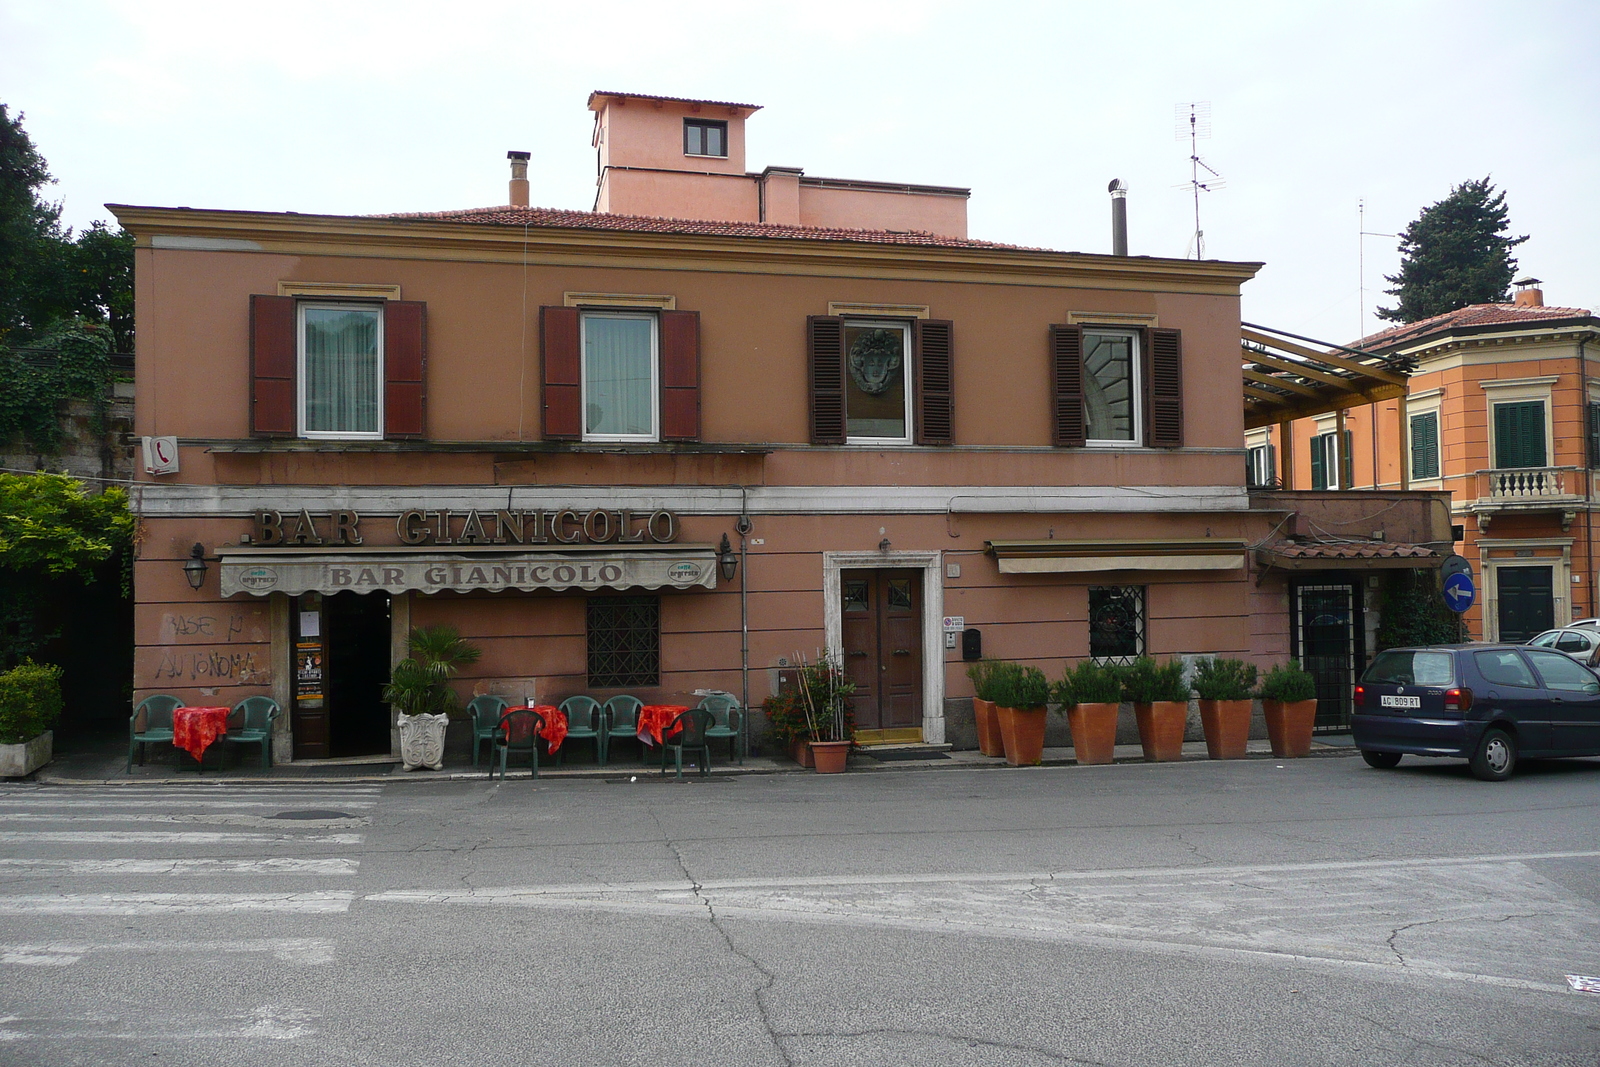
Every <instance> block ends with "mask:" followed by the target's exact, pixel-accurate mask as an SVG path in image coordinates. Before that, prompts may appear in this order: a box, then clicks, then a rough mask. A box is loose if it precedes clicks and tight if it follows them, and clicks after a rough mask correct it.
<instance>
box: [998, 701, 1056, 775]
mask: <svg viewBox="0 0 1600 1067" xmlns="http://www.w3.org/2000/svg"><path fill="white" fill-rule="evenodd" d="M995 711H996V712H997V713H998V714H999V716H1000V737H1001V739H1002V740H1003V741H1005V745H1006V762H1007V763H1009V764H1011V766H1013V767H1034V766H1037V765H1038V764H1040V763H1043V762H1044V715H1045V711H1044V706H1043V705H1040V706H1039V707H1036V708H1002V707H997V708H995Z"/></svg>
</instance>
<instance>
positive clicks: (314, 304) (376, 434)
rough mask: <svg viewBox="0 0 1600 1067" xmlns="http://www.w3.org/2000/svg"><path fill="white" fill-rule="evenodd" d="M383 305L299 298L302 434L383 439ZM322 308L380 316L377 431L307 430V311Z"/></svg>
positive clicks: (298, 414)
mask: <svg viewBox="0 0 1600 1067" xmlns="http://www.w3.org/2000/svg"><path fill="white" fill-rule="evenodd" d="M383 308H384V305H383V304H381V303H373V302H372V301H370V300H298V301H296V302H295V308H294V348H295V366H294V379H295V388H294V392H295V399H294V406H295V428H296V429H297V430H298V431H299V435H300V436H301V437H305V438H309V439H311V440H320V441H381V440H383V428H384V425H385V423H384V417H385V412H384V408H383V401H384V395H383V394H384V386H385V383H386V381H387V378H386V377H385V369H384V360H383V355H384V335H383V318H384V316H383ZM313 309H315V310H320V311H349V310H353V309H359V310H362V311H373V312H376V313H377V316H378V336H377V341H378V363H377V374H378V387H377V396H378V428H377V430H376V431H366V430H362V431H353V430H308V429H306V382H307V381H308V380H309V378H308V376H307V375H306V312H307V311H310V310H313Z"/></svg>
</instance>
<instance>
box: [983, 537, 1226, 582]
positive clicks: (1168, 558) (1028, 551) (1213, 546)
mask: <svg viewBox="0 0 1600 1067" xmlns="http://www.w3.org/2000/svg"><path fill="white" fill-rule="evenodd" d="M985 545H986V547H987V549H988V551H989V554H990V555H992V556H994V557H995V562H996V564H997V565H998V567H999V570H1000V573H1001V574H1080V573H1093V572H1096V571H1236V570H1239V569H1240V568H1242V567H1243V566H1244V565H1245V547H1246V546H1245V543H1244V542H1243V541H1239V540H1233V539H1228V538H1220V537H1187V538H1167V539H1161V540H1140V539H1131V540H1121V541H1057V540H1054V539H1049V540H1044V541H988V542H985Z"/></svg>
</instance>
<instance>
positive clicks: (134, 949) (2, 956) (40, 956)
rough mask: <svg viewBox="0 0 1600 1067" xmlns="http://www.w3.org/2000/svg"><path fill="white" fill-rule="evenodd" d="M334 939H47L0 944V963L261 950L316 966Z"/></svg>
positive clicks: (55, 963) (60, 963)
mask: <svg viewBox="0 0 1600 1067" xmlns="http://www.w3.org/2000/svg"><path fill="white" fill-rule="evenodd" d="M334 948H335V946H334V942H332V941H330V940H328V939H326V938H320V937H294V938H270V939H261V940H253V941H157V940H150V941H113V942H106V943H94V942H50V943H47V944H38V945H0V963H14V964H21V965H24V966H47V967H66V966H70V965H71V964H74V963H76V962H78V960H80V959H82V958H83V957H84V956H89V955H94V954H111V953H120V954H125V955H161V956H171V955H173V954H174V953H189V954H193V955H202V956H216V955H228V954H233V955H239V954H245V953H264V954H267V955H270V956H272V957H273V958H274V959H277V960H278V961H279V962H281V963H291V964H295V965H297V966H308V967H309V966H318V965H321V964H325V963H332V962H333V959H334Z"/></svg>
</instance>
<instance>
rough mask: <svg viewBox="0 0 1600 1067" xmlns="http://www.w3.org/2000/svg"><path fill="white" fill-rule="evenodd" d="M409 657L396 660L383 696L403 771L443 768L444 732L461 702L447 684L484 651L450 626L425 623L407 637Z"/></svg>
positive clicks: (476, 660) (475, 660) (474, 661)
mask: <svg viewBox="0 0 1600 1067" xmlns="http://www.w3.org/2000/svg"><path fill="white" fill-rule="evenodd" d="M407 645H408V647H409V648H410V650H411V655H409V656H408V657H406V658H405V659H403V660H401V661H400V662H399V663H397V664H395V668H394V670H393V671H392V672H391V673H390V675H389V683H388V684H387V685H385V686H384V687H383V699H384V700H385V701H387V702H388V703H389V704H390V705H392V706H393V707H394V710H395V717H396V721H397V723H398V724H399V727H400V758H401V760H402V761H403V762H404V764H405V769H406V770H408V771H414V770H416V769H417V768H418V767H427V768H429V769H430V770H435V771H437V770H439V769H441V768H442V767H443V766H444V735H445V730H446V728H447V727H448V726H449V725H450V713H451V712H453V711H455V710H457V709H458V707H459V706H460V705H459V702H458V701H457V700H456V695H455V692H454V691H453V690H451V688H450V685H449V682H450V679H451V678H454V677H455V676H456V674H457V673H458V672H459V671H460V670H461V668H462V667H465V666H467V665H469V664H472V663H476V662H478V657H480V656H482V655H483V650H482V649H481V648H478V647H477V646H476V645H474V644H472V643H471V642H469V641H467V640H466V639H465V638H463V637H462V636H461V631H459V630H457V629H456V628H455V627H454V626H424V627H421V628H418V629H414V630H412V631H411V633H410V635H409V636H408V638H407Z"/></svg>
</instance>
